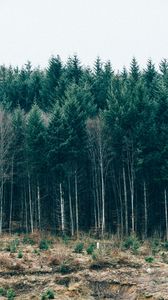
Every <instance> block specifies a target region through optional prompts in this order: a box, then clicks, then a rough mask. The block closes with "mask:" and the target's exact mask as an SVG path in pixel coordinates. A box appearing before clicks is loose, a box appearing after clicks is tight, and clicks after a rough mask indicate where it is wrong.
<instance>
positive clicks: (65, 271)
mask: <svg viewBox="0 0 168 300" xmlns="http://www.w3.org/2000/svg"><path fill="white" fill-rule="evenodd" d="M59 271H60V273H61V274H68V273H69V272H70V268H69V266H68V265H66V264H65V263H62V264H61V266H60V268H59Z"/></svg>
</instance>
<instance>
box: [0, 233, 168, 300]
mask: <svg viewBox="0 0 168 300" xmlns="http://www.w3.org/2000/svg"><path fill="white" fill-rule="evenodd" d="M96 243H97V241H96V240H94V239H91V238H87V237H83V239H82V240H78V241H77V240H76V241H75V240H68V239H67V238H65V239H61V238H54V237H51V236H45V237H44V236H43V237H41V236H40V235H39V234H38V233H35V234H33V235H29V236H27V235H26V236H16V235H13V236H9V235H4V236H2V237H1V239H0V299H1V300H5V299H9V300H12V299H16V300H28V299H29V300H30V299H34V300H46V299H59V300H69V299H72V300H75V299H76V300H94V299H117V300H119V299H123V300H143V299H150V300H152V299H153V300H154V299H157V300H166V299H168V250H167V249H166V248H168V247H167V246H168V245H167V244H165V245H164V246H163V245H161V244H160V243H159V242H158V241H152V242H151V241H150V242H149V241H147V242H144V243H143V244H138V241H137V239H136V238H135V239H134V238H133V237H130V238H129V239H127V240H125V241H124V242H120V241H117V239H116V238H115V237H114V238H112V239H110V240H100V241H99V249H95V245H96ZM53 297H54V298H53Z"/></svg>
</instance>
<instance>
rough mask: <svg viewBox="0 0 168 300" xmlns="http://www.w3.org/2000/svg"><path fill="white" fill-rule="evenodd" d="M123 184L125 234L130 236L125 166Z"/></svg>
mask: <svg viewBox="0 0 168 300" xmlns="http://www.w3.org/2000/svg"><path fill="white" fill-rule="evenodd" d="M123 184H124V206H125V234H126V235H128V198H127V185H126V177H125V167H124V165H123Z"/></svg>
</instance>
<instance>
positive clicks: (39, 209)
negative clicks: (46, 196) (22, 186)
mask: <svg viewBox="0 0 168 300" xmlns="http://www.w3.org/2000/svg"><path fill="white" fill-rule="evenodd" d="M37 204H38V223H39V230H41V203H40V186H39V182H38V184H37Z"/></svg>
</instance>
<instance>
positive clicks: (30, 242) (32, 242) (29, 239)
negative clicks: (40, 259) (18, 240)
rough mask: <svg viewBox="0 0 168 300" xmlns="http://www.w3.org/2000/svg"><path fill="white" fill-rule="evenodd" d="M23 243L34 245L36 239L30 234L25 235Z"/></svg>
mask: <svg viewBox="0 0 168 300" xmlns="http://www.w3.org/2000/svg"><path fill="white" fill-rule="evenodd" d="M22 243H23V244H28V245H32V246H33V245H35V241H34V240H33V239H32V238H30V237H29V236H24V238H23V240H22Z"/></svg>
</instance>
